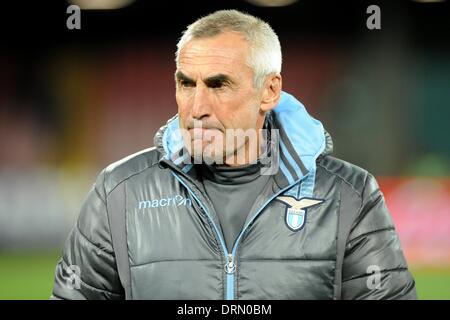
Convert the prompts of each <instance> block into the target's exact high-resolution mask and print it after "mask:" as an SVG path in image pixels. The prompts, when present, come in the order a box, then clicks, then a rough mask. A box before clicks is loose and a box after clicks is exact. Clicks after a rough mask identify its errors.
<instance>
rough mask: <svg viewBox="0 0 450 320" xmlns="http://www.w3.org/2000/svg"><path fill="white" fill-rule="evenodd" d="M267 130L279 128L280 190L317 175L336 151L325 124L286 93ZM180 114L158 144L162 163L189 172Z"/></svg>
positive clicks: (274, 160)
mask: <svg viewBox="0 0 450 320" xmlns="http://www.w3.org/2000/svg"><path fill="white" fill-rule="evenodd" d="M266 128H267V129H269V131H270V132H273V131H272V130H270V129H275V132H276V133H277V136H278V138H279V139H277V140H278V141H279V143H278V144H277V143H274V142H273V141H275V139H276V138H275V137H273V135H272V137H271V142H272V146H273V149H274V150H275V152H274V150H272V154H271V158H272V163H271V164H270V166H271V167H272V168H273V167H274V166H275V167H276V166H278V167H279V170H275V171H274V178H275V181H276V182H277V184H278V186H279V187H280V188H284V187H286V186H288V185H291V184H294V183H295V182H296V181H298V180H301V179H302V178H303V177H304V176H306V175H307V174H308V173H309V172H315V170H316V159H317V158H318V157H319V156H320V155H321V154H329V153H331V152H332V149H333V143H332V140H331V136H330V135H329V134H328V133H327V132H326V131H325V130H324V128H323V126H322V123H321V122H320V121H318V120H316V119H314V118H313V117H312V116H310V115H309V114H308V112H307V111H306V108H305V107H304V105H303V104H302V103H301V102H300V101H298V100H297V99H296V98H295V97H293V96H292V95H290V94H289V93H286V92H282V93H281V99H280V102H279V103H278V105H277V106H276V107H275V108H274V109H273V110H272V111H271V112H269V113H268V114H267V115H266ZM178 129H179V119H178V115H175V116H174V117H173V118H171V119H170V120H169V121H168V122H167V124H166V125H165V126H163V127H161V128H160V129H159V131H158V132H157V133H156V135H155V138H154V143H155V146H156V147H157V149H158V150H159V152H160V153H161V154H162V158H161V160H165V161H170V162H172V163H173V164H175V165H176V166H177V167H178V168H179V169H180V170H182V171H183V172H185V173H186V172H189V171H190V169H191V168H192V164H189V163H190V161H187V160H189V158H190V155H189V153H188V152H187V150H186V149H185V148H184V143H183V138H182V136H181V134H180V132H179V130H178Z"/></svg>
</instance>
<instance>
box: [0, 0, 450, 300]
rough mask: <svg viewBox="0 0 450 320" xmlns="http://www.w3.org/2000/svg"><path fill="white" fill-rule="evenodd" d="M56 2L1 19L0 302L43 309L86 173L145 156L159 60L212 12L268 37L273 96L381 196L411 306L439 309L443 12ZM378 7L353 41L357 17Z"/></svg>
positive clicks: (449, 270)
mask: <svg viewBox="0 0 450 320" xmlns="http://www.w3.org/2000/svg"><path fill="white" fill-rule="evenodd" d="M83 2H85V3H89V4H90V5H93V4H95V3H102V2H103V3H110V4H111V3H113V4H115V6H116V7H119V8H116V9H114V10H107V9H101V10H82V12H81V30H68V29H67V28H66V19H67V17H68V16H69V14H67V13H66V8H67V6H68V5H69V3H68V2H65V1H58V2H56V1H51V2H50V1H33V2H27V1H17V2H15V6H12V5H10V4H2V19H1V22H0V34H1V38H0V39H1V41H0V47H1V51H0V299H48V297H49V295H50V293H51V288H52V284H53V273H54V268H55V265H56V262H57V260H58V258H59V255H60V254H61V248H62V245H63V243H64V240H65V238H66V237H67V235H68V232H69V230H70V228H71V227H72V225H73V223H74V222H75V220H76V217H77V215H78V211H79V209H80V206H81V203H82V201H83V199H84V196H85V195H86V193H87V191H88V190H89V187H90V186H91V184H92V183H93V182H94V179H95V176H96V174H97V173H98V172H99V170H100V169H101V168H103V167H104V166H105V165H107V164H109V163H111V162H113V161H115V160H118V159H120V158H122V157H124V156H126V155H128V154H131V153H134V152H136V151H138V150H141V149H143V148H147V147H149V146H151V145H152V144H153V141H152V139H153V134H154V133H155V131H156V130H157V129H158V128H159V127H160V126H161V125H162V124H163V123H165V121H166V120H167V119H168V118H169V117H171V116H172V115H173V114H175V113H176V103H175V99H174V81H173V73H174V70H175V65H174V62H173V60H174V51H175V45H176V42H177V39H178V38H179V36H180V33H181V31H182V30H183V29H184V27H185V26H186V25H187V24H189V23H191V22H192V21H194V20H195V19H196V18H198V17H199V16H201V15H205V14H207V13H210V12H212V11H215V10H217V9H223V8H237V9H242V10H245V11H248V12H249V13H252V14H255V15H257V16H260V17H261V18H263V19H264V20H266V21H268V22H269V23H271V25H272V26H273V28H274V29H275V31H276V32H277V33H278V34H279V37H280V40H281V43H282V47H283V53H284V62H283V72H282V74H283V85H284V89H285V90H286V91H288V92H291V93H293V94H295V95H296V96H297V97H298V98H300V99H301V100H302V101H303V103H304V104H305V105H306V106H307V108H308V110H309V112H310V113H311V114H312V115H314V116H315V117H316V118H318V119H320V120H321V121H322V122H323V124H324V126H325V127H326V128H327V130H328V131H329V132H330V133H331V134H332V136H333V138H334V143H335V155H336V156H338V157H341V158H343V159H346V160H347V161H350V162H353V163H355V164H357V165H360V166H362V167H364V168H367V169H369V170H370V171H371V172H372V173H373V174H375V175H376V176H377V177H378V179H379V182H380V185H381V188H382V190H383V192H384V194H385V197H386V200H387V203H388V207H389V208H390V211H391V212H392V216H393V219H394V221H395V223H396V226H397V229H398V232H399V234H400V238H401V242H402V246H403V248H404V251H405V254H406V256H407V259H408V262H409V265H410V267H411V270H412V271H413V274H414V276H415V278H416V282H417V288H418V294H419V297H420V298H421V299H450V179H449V174H450V162H449V156H450V143H449V142H448V140H449V137H450V134H449V129H448V126H449V125H448V124H449V120H450V42H449V36H450V15H449V10H448V3H447V2H445V1H430V0H428V1H406V0H405V1H395V3H393V2H392V1H391V2H389V1H373V3H372V2H367V1H340V2H337V1H334V2H333V4H331V3H327V2H324V1H313V0H299V1H288V0H279V1H268V2H269V3H271V4H272V5H273V4H274V3H278V4H280V5H283V4H289V3H291V4H290V5H286V6H278V7H274V6H263V5H262V3H264V2H267V1H262V0H261V1H257V0H253V1H234V0H226V1H225V0H222V1H219V0H209V1H191V2H189V3H188V2H186V3H184V2H180V1H143V0H140V1H138V0H135V1H131V0H128V1H124V0H114V1H111V0H109V1H107V0H96V1H71V3H78V4H80V3H81V4H82V3H83ZM369 4H377V5H379V6H380V8H381V27H382V28H381V30H373V31H371V30H368V29H367V28H366V19H367V17H368V16H369V15H368V14H367V13H366V8H367V6H368V5H369Z"/></svg>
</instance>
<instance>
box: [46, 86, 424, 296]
mask: <svg viewBox="0 0 450 320" xmlns="http://www.w3.org/2000/svg"><path fill="white" fill-rule="evenodd" d="M267 119H268V121H267V123H268V126H270V127H271V128H272V129H278V130H279V131H278V132H279V138H280V140H279V145H278V146H277V148H278V149H277V150H278V151H279V152H274V154H275V155H276V156H275V157H274V158H273V161H274V164H276V166H277V168H279V169H278V170H276V172H275V173H274V175H273V176H272V178H271V180H269V183H268V184H267V186H266V187H265V189H264V190H263V192H262V194H261V195H259V196H258V198H257V201H256V203H255V204H254V206H253V209H252V210H251V212H250V214H249V215H248V218H247V221H246V223H245V226H244V229H243V230H242V232H241V233H240V235H239V237H238V239H237V240H236V243H235V244H234V247H233V249H230V250H228V249H227V248H226V246H225V243H224V240H223V236H222V232H221V227H220V224H219V221H218V218H217V216H216V214H215V212H214V209H213V205H212V204H211V203H210V200H209V199H208V197H207V195H206V194H205V193H204V192H202V189H201V187H200V186H199V182H198V179H197V178H196V176H195V170H191V169H192V165H189V164H186V161H185V160H186V159H187V157H188V156H189V155H188V154H186V153H183V152H182V150H183V148H182V139H181V138H180V136H179V135H177V130H176V129H177V128H178V118H177V117H174V118H173V119H171V120H170V121H169V122H168V124H167V125H166V126H165V127H163V128H162V129H161V130H160V131H159V132H158V134H157V135H156V137H155V144H156V148H151V149H148V150H144V151H142V152H140V153H137V154H135V155H132V156H129V157H127V158H125V159H123V160H121V161H118V162H116V163H114V164H112V165H110V166H108V167H107V168H106V169H105V170H103V171H102V172H101V174H100V175H99V176H98V178H97V181H96V183H95V185H94V186H93V187H92V190H91V191H90V192H89V194H88V197H87V199H86V201H85V203H84V205H83V207H82V209H81V213H80V216H79V218H78V222H77V223H76V225H75V227H74V228H73V230H72V232H71V234H70V236H69V238H68V240H67V242H66V246H65V249H64V254H63V257H62V259H61V260H60V262H59V263H58V265H57V267H56V277H55V285H54V289H53V294H52V297H53V298H55V299H124V298H127V299H415V298H416V292H415V285H414V280H413V278H412V276H411V274H410V272H409V271H408V269H407V264H406V262H405V258H404V256H403V253H402V250H401V246H400V242H399V238H398V235H397V233H396V231H395V229H394V225H393V222H392V220H391V217H390V215H389V212H388V210H387V208H386V205H385V202H384V199H383V195H382V193H381V191H380V189H379V188H378V185H377V183H376V181H375V179H374V178H373V176H372V175H370V174H369V173H368V172H367V171H365V170H363V169H361V168H359V167H357V166H354V165H352V164H349V163H347V162H345V161H342V160H339V159H336V158H334V157H332V156H330V153H331V151H332V142H331V138H330V136H329V135H328V134H327V133H326V132H325V131H324V129H323V127H322V124H321V123H320V122H319V121H317V120H315V119H313V118H312V117H310V116H309V115H308V113H307V112H306V110H305V108H304V107H303V105H302V104H301V103H299V102H298V101H297V100H295V98H294V97H292V96H291V95H289V94H286V93H283V94H282V99H281V101H280V103H279V105H278V106H277V107H276V108H275V109H274V111H272V112H271V113H270V114H269V115H268V116H267ZM274 164H272V165H274Z"/></svg>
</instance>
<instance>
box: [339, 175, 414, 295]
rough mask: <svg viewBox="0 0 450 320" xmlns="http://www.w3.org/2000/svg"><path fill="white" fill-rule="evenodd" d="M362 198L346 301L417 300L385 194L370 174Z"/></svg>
mask: <svg viewBox="0 0 450 320" xmlns="http://www.w3.org/2000/svg"><path fill="white" fill-rule="evenodd" d="M361 197H362V203H361V208H360V212H359V214H358V216H357V218H356V220H355V222H354V223H353V226H352V228H351V230H350V234H349V237H348V241H347V244H346V249H345V256H344V261H343V269H342V272H343V274H342V298H343V299H417V295H416V289H415V283H414V279H413V277H412V275H411V273H410V272H409V270H408V267H407V263H406V261H405V257H404V255H403V252H402V249H401V246H400V240H399V237H398V234H397V232H396V230H395V228H394V224H393V222H392V219H391V216H390V214H389V211H388V209H387V207H386V204H385V201H384V197H383V194H382V193H381V191H380V189H379V187H378V184H377V182H376V181H375V178H374V177H373V176H371V175H370V174H369V175H368V177H367V179H366V183H365V186H364V190H363V192H362V194H361Z"/></svg>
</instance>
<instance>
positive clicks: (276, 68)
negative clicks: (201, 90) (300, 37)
mask: <svg viewBox="0 0 450 320" xmlns="http://www.w3.org/2000/svg"><path fill="white" fill-rule="evenodd" d="M227 31H232V32H238V33H241V34H242V35H243V36H244V38H245V39H246V40H247V42H248V43H249V46H250V54H249V57H248V59H247V65H248V66H249V67H251V68H252V69H253V73H254V78H253V83H254V86H255V88H261V87H262V85H263V83H264V79H265V78H266V76H267V75H269V74H272V73H276V74H279V73H280V72H281V63H282V57H281V46H280V41H279V40H278V36H277V35H276V33H275V32H274V31H273V29H272V28H271V27H270V25H269V24H268V23H267V22H264V21H262V20H261V19H259V18H257V17H254V16H252V15H250V14H247V13H242V12H240V11H237V10H219V11H216V12H214V13H211V14H209V15H207V16H205V17H202V18H200V19H198V20H197V21H195V22H194V23H192V24H191V25H189V26H188V27H187V29H186V30H185V31H184V32H183V35H182V37H181V38H180V40H179V41H178V44H177V52H176V58H175V61H176V64H177V67H178V65H179V56H180V51H181V49H182V48H183V47H184V45H185V44H186V43H187V42H189V41H190V40H192V39H201V38H208V37H213V36H216V35H218V34H220V33H222V32H227Z"/></svg>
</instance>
